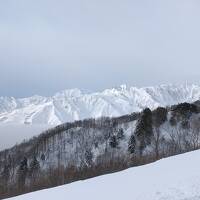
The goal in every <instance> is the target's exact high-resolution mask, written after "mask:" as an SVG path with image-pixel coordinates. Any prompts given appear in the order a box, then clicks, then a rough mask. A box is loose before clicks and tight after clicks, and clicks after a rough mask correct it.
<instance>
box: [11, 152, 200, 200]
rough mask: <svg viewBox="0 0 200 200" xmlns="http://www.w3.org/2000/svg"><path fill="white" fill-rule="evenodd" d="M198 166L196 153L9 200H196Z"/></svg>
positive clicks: (199, 159) (199, 193)
mask: <svg viewBox="0 0 200 200" xmlns="http://www.w3.org/2000/svg"><path fill="white" fill-rule="evenodd" d="M197 163H200V151H199V150H198V151H194V152H190V153H186V154H183V155H178V156H174V157H171V158H166V159H163V160H160V161H158V162H156V163H152V164H149V165H145V166H141V167H136V168H132V169H128V170H125V171H123V172H118V173H115V174H111V175H105V176H101V177H97V178H93V179H90V180H86V181H80V182H76V183H72V184H70V185H65V186H61V187H57V188H53V189H47V190H43V191H39V192H34V193H30V194H27V195H23V196H18V197H15V198H11V200H29V199H31V200H38V199H49V200H55V199H59V200H65V199H66V198H67V199H73V200H79V199H87V200H93V199H96V200H102V199H115V200H122V199H134V200H198V199H200V174H199V166H198V164H197Z"/></svg>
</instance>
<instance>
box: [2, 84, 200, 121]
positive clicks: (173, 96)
mask: <svg viewBox="0 0 200 200" xmlns="http://www.w3.org/2000/svg"><path fill="white" fill-rule="evenodd" d="M199 99H200V86H198V85H188V84H183V85H173V84H168V85H165V84H163V85H159V86H155V87H144V88H137V87H128V86H126V85H121V86H120V87H116V88H111V89H106V90H104V91H102V92H95V93H86V92H82V91H81V90H79V89H70V90H64V91H61V92H58V93H56V94H55V95H53V96H52V97H42V96H37V95H35V96H32V97H28V98H21V99H16V98H13V97H0V124H1V123H22V124H38V123H39V124H51V125H57V124H60V123H63V122H66V121H73V120H79V119H83V118H90V117H94V118H96V117H100V116H119V115H123V114H129V113H131V112H138V111H141V110H142V109H144V108H145V107H149V108H151V109H155V108H156V107H158V106H168V105H173V104H177V103H181V102H193V101H196V100H199Z"/></svg>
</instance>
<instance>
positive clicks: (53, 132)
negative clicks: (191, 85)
mask: <svg viewBox="0 0 200 200" xmlns="http://www.w3.org/2000/svg"><path fill="white" fill-rule="evenodd" d="M199 121H200V104H199V102H195V103H192V104H189V103H181V104H178V105H174V106H171V107H167V108H163V107H158V108H157V109H155V110H150V109H149V108H146V109H144V110H143V111H142V112H140V113H132V114H130V115H124V116H121V117H115V118H109V117H101V118H98V119H85V120H81V121H75V122H71V123H65V124H62V125H59V126H57V127H55V128H52V129H49V130H47V131H45V132H43V133H42V134H41V135H39V136H38V137H34V138H32V139H31V140H29V141H24V142H23V143H21V144H19V145H16V146H14V147H13V148H11V149H7V150H4V151H2V152H0V198H1V199H2V198H6V197H11V196H15V195H19V194H23V193H27V192H30V191H35V190H39V189H44V188H49V187H53V186H58V185H62V184H66V183H70V182H73V181H77V180H82V179H87V178H90V177H95V176H98V175H102V174H106V173H112V172H115V171H120V170H123V169H126V168H129V167H132V166H138V165H142V164H146V163H149V162H153V161H155V160H158V159H160V158H163V157H168V156H171V155H175V154H179V153H183V152H187V151H191V150H195V149H199V145H200V123H199Z"/></svg>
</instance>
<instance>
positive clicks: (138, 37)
mask: <svg viewBox="0 0 200 200" xmlns="http://www.w3.org/2000/svg"><path fill="white" fill-rule="evenodd" d="M199 11H200V1H199V0H151V1H149V0H123V1H122V0H84V1H83V0H1V1H0V96H15V97H24V96H30V95H33V94H40V95H52V94H53V93H55V92H57V91H59V90H62V89H67V88H75V87H78V88H81V89H84V90H89V91H97V90H102V89H104V88H109V87H112V86H117V85H120V84H123V83H126V84H128V85H133V86H149V85H158V84H161V83H185V82H186V81H187V82H189V83H198V82H199V78H200V12H199Z"/></svg>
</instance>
